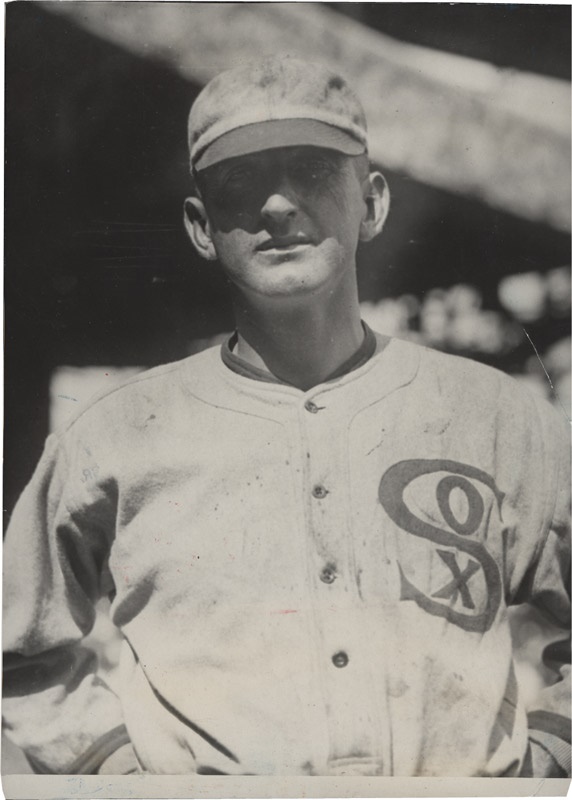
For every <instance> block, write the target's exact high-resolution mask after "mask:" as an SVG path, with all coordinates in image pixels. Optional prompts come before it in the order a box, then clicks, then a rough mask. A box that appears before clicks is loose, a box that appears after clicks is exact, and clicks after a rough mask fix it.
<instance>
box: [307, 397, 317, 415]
mask: <svg viewBox="0 0 572 800" xmlns="http://www.w3.org/2000/svg"><path fill="white" fill-rule="evenodd" d="M304 408H305V409H306V411H309V412H310V414H317V413H318V406H317V405H316V404H315V403H313V402H312V401H311V400H306V402H305V403H304Z"/></svg>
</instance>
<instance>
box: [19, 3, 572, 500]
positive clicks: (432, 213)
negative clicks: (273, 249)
mask: <svg viewBox="0 0 572 800" xmlns="http://www.w3.org/2000/svg"><path fill="white" fill-rule="evenodd" d="M331 5H332V6H333V7H335V9H336V10H337V11H338V12H340V13H341V14H348V15H350V16H352V17H354V18H357V19H358V20H359V21H361V22H362V23H364V24H367V25H370V26H371V27H373V28H376V29H379V30H380V31H383V32H384V33H387V34H389V35H391V36H393V37H395V38H398V39H401V40H404V41H409V42H414V43H418V44H423V45H426V46H431V47H435V48H438V49H441V50H446V51H449V52H455V53H459V54H463V55H469V56H472V57H475V58H479V59H484V60H488V61H490V62H492V63H494V64H497V65H500V66H509V67H516V68H518V69H524V70H528V71H532V72H536V73H540V74H547V75H551V76H555V77H559V78H564V79H568V80H569V79H570V7H567V6H515V5H488V6H482V5H480V6H479V5H466V4H462V5H450V4H434V5H426V4H394V3H384V4H378V3H354V4H350V3H342V4H338V3H334V4H331ZM199 88H200V87H198V86H195V85H192V84H190V83H188V82H187V81H185V80H183V79H182V78H181V77H180V76H179V75H178V74H177V73H175V72H174V71H173V70H171V69H170V68H168V67H166V66H164V65H163V64H161V63H158V62H156V61H152V60H147V59H141V58H138V57H136V56H133V55H131V54H128V53H126V52H125V51H123V50H122V49H120V48H118V47H116V46H115V45H112V44H109V43H107V42H104V41H102V40H99V39H97V38H95V37H94V36H92V35H90V34H88V33H86V32H85V31H83V30H81V29H79V28H77V27H75V26H74V25H73V24H72V23H71V22H69V21H67V20H66V19H65V18H62V17H58V16H52V15H51V14H50V13H49V12H48V11H46V10H44V9H43V8H41V7H39V6H38V5H37V4H35V3H33V2H15V3H10V4H8V5H7V6H6V182H5V192H6V195H5V323H6V334H5V345H6V347H5V352H6V357H5V450H4V453H5V470H4V511H5V513H9V512H10V511H11V509H12V507H13V505H14V502H15V500H16V499H17V496H18V494H19V493H20V491H21V490H22V488H23V486H24V485H25V483H26V482H27V480H28V479H29V477H30V475H31V473H32V471H33V468H34V466H35V463H36V461H37V459H38V457H39V454H40V452H41V448H42V445H43V441H44V438H45V436H46V434H47V432H48V401H49V396H48V388H49V378H50V375H51V372H52V370H53V369H54V368H55V367H57V366H59V365H71V366H74V365H75V366H83V365H106V366H113V365H117V366H124V365H141V366H153V365H155V364H158V363H161V362H166V361H171V360H175V359H178V358H181V357H184V356H186V355H187V354H188V353H189V352H191V350H192V349H193V341H194V340H196V339H204V338H208V337H211V336H213V335H215V334H217V333H220V332H222V331H225V330H230V329H231V328H232V318H231V314H230V306H229V302H228V299H227V297H226V292H225V284H224V281H223V279H222V278H221V276H220V275H219V273H218V271H217V268H216V267H215V266H213V265H212V264H207V263H206V262H203V261H201V260H200V259H199V258H198V257H197V256H196V255H195V254H194V252H193V251H192V249H191V245H190V243H189V242H188V241H187V239H186V237H185V234H184V231H183V227H182V202H183V198H184V197H185V195H186V194H187V192H188V188H189V187H188V180H187V153H186V143H185V128H186V117H187V113H188V109H189V107H190V104H191V102H192V101H193V99H194V97H195V96H196V94H197V92H198V91H199ZM381 166H382V167H383V165H381ZM384 171H385V172H386V175H387V177H388V180H389V183H390V187H391V191H392V199H393V204H392V212H391V215H390V219H389V222H388V224H387V226H386V229H385V232H384V234H383V236H382V237H381V238H380V239H379V240H378V241H376V242H373V243H371V244H369V245H367V246H366V247H364V248H363V251H362V252H361V256H360V259H361V260H360V266H359V279H360V286H361V292H362V298H363V299H365V300H373V301H377V300H379V299H380V298H381V297H394V296H398V295H400V294H403V293H406V292H408V293H413V294H414V295H416V296H417V297H419V298H422V297H423V296H424V294H425V293H426V292H428V291H429V290H430V289H431V288H432V287H435V286H439V287H445V288H446V287H450V286H453V285H455V284H457V283H460V282H462V283H469V284H472V285H474V286H477V287H478V288H479V290H480V291H481V293H482V296H483V301H484V306H485V307H486V308H489V309H496V308H498V300H497V286H498V282H499V280H500V279H501V278H502V277H503V276H504V275H507V274H511V273H519V272H528V271H531V270H537V271H539V272H541V273H545V272H546V271H548V270H549V269H551V268H553V267H558V266H561V265H565V264H568V263H569V260H570V250H569V248H570V243H569V237H568V236H567V235H566V234H564V233H561V232H557V231H555V230H552V229H550V228H549V227H546V226H544V225H540V224H534V223H531V222H528V221H524V220H521V219H518V218H516V217H513V216H511V215H510V214H506V213H503V212H500V211H496V210H493V209H491V208H488V207H487V206H485V205H483V204H482V203H480V202H477V201H475V200H471V199H469V198H464V197H459V196H455V195H453V194H449V193H447V192H445V191H441V190H437V189H435V188H432V187H430V186H426V185H423V184H420V183H418V182H415V181H413V180H411V179H410V178H408V177H407V176H406V175H401V174H395V173H392V172H390V171H388V170H384ZM529 332H530V333H531V335H532V336H533V338H534V341H535V343H536V345H537V347H538V348H539V349H540V350H542V349H543V348H545V347H548V346H549V345H550V344H551V343H553V342H555V341H557V340H559V339H561V338H562V337H565V336H568V335H569V318H568V316H564V317H561V318H558V319H552V318H543V319H541V320H538V321H537V322H535V323H533V324H531V327H530V328H529ZM529 355H530V349H529V347H528V345H527V344H526V343H525V344H522V345H520V346H519V347H516V348H515V349H513V350H512V351H511V352H509V353H508V354H507V353H506V352H504V353H499V354H497V355H495V354H489V355H488V356H487V357H486V359H485V360H487V361H488V362H489V363H492V364H494V365H495V366H499V367H501V368H503V369H508V370H509V371H511V370H515V369H518V368H519V365H520V364H521V363H523V362H524V360H525V359H526V358H527V357H528V356H529ZM480 357H481V358H484V357H483V356H482V354H481V356H480Z"/></svg>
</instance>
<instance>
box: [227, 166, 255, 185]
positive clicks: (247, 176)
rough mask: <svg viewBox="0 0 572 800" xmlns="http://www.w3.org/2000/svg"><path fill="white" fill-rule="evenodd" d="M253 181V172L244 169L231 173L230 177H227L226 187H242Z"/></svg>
mask: <svg viewBox="0 0 572 800" xmlns="http://www.w3.org/2000/svg"><path fill="white" fill-rule="evenodd" d="M252 179H253V171H252V170H251V169H249V168H247V167H242V168H241V169H235V170H232V172H229V173H228V175H226V176H225V179H224V185H225V186H236V185H242V184H244V183H248V182H250V181H252Z"/></svg>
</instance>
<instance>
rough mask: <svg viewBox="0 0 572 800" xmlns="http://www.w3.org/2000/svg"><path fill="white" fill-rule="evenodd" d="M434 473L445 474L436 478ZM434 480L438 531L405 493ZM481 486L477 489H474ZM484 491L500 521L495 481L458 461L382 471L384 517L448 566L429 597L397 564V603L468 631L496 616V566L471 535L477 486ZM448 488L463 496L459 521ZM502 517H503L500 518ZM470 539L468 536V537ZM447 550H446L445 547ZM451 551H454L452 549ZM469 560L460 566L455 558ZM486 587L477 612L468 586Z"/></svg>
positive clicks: (479, 511) (476, 519)
mask: <svg viewBox="0 0 572 800" xmlns="http://www.w3.org/2000/svg"><path fill="white" fill-rule="evenodd" d="M438 473H441V474H442V473H446V474H445V475H444V476H442V477H441V478H440V479H437V474H438ZM428 475H429V476H431V475H434V476H435V481H436V484H435V485H434V493H435V497H434V499H435V500H436V503H437V506H438V508H439V511H440V513H441V515H442V518H443V520H444V522H445V523H446V525H447V526H448V527H449V528H450V530H447V529H446V528H445V527H442V528H441V527H437V526H436V525H434V524H432V523H431V522H428V521H427V520H424V519H421V517H419V516H417V515H416V514H414V513H413V511H412V510H411V509H410V507H409V506H408V504H407V502H406V498H405V497H404V495H405V494H406V490H407V489H408V487H410V486H411V485H412V484H414V482H415V481H416V479H419V478H420V477H422V476H428ZM479 484H480V487H479V489H478V488H477V486H478V485H479ZM481 487H487V489H488V491H489V492H490V493H491V494H492V497H493V498H494V503H495V504H496V506H497V509H498V514H499V517H500V514H501V507H502V501H503V498H504V495H503V493H502V492H500V491H499V489H498V488H497V486H496V484H495V482H494V480H493V479H492V478H491V476H490V475H488V474H487V473H486V472H483V470H480V469H477V468H476V467H472V466H470V465H468V464H463V463H460V462H458V461H449V460H442V459H410V460H406V461H400V462H398V463H397V464H394V465H393V466H392V467H390V468H389V469H388V470H387V472H385V473H384V475H383V477H382V478H381V481H380V484H379V500H380V503H381V505H382V506H383V508H384V509H385V511H386V513H387V514H388V516H389V517H390V519H391V520H393V522H394V523H395V524H396V525H398V526H399V528H401V529H402V530H403V531H405V532H407V533H409V534H411V535H413V536H415V537H419V538H420V539H423V540H425V541H427V540H428V541H430V542H433V543H434V544H435V545H439V547H437V548H436V552H437V555H438V556H439V558H440V560H441V562H442V563H443V564H444V565H445V566H446V567H447V570H448V572H449V573H450V579H449V580H448V581H447V582H446V583H445V584H444V585H442V586H439V587H438V588H436V589H435V590H434V591H431V592H430V594H428V593H427V587H425V589H426V591H423V590H422V589H420V588H419V587H418V586H417V585H416V584H415V583H414V582H413V581H412V580H410V579H409V578H408V577H407V575H406V574H405V571H404V569H403V567H402V565H401V564H399V573H400V581H401V600H412V601H414V602H415V603H417V605H418V606H419V607H420V608H422V609H423V610H424V611H426V612H427V613H429V614H432V615H434V616H438V617H443V618H445V619H447V620H448V621H449V622H452V623H453V624H455V625H458V626H460V627H461V628H463V629H464V630H467V631H475V632H481V633H482V632H485V631H487V630H488V629H489V628H490V627H491V625H492V623H493V620H494V618H495V616H496V613H497V611H498V609H499V606H500V602H501V597H502V581H501V576H500V572H499V568H498V566H497V564H496V562H495V560H494V559H493V557H492V556H491V554H490V553H489V552H488V550H487V549H486V548H485V546H484V544H483V543H482V542H481V541H479V540H478V539H477V538H475V537H473V534H475V533H476V532H477V531H478V530H479V528H480V526H481V524H482V522H483V520H484V517H485V502H484V501H483V496H482V491H483V490H482V488H481ZM453 490H459V491H460V492H462V493H463V494H464V496H465V506H466V507H467V509H468V513H467V514H466V518H465V519H463V520H461V519H459V518H458V517H457V516H456V515H455V513H454V511H453V508H452V504H451V496H452V492H453ZM501 519H502V517H501ZM471 537H473V538H471ZM444 548H448V549H444ZM451 548H454V550H452V549H451ZM459 553H463V554H466V555H467V556H468V560H467V561H466V564H465V566H464V567H463V568H461V566H460V565H459V559H458V554H459ZM476 584H479V585H483V584H484V587H485V592H484V594H485V597H486V600H485V602H484V605H483V604H481V607H480V608H476V605H475V600H474V597H473V593H472V590H471V585H476Z"/></svg>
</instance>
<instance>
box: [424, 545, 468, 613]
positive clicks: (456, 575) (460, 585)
mask: <svg viewBox="0 0 572 800" xmlns="http://www.w3.org/2000/svg"><path fill="white" fill-rule="evenodd" d="M437 552H438V553H439V555H440V556H441V558H442V559H443V561H444V562H445V564H446V565H447V566H448V567H449V569H450V570H451V572H452V573H453V580H452V581H450V582H449V583H448V584H447V585H446V586H443V588H442V589H439V591H438V592H435V594H433V595H431V596H432V597H439V598H441V599H443V600H448V599H449V598H450V597H452V598H453V603H454V602H455V601H456V599H457V597H458V596H459V593H460V595H461V600H462V601H463V606H464V607H465V608H474V607H475V604H474V602H473V598H472V597H471V593H470V592H469V587H468V586H467V582H468V580H469V578H470V577H471V575H474V574H475V572H477V570H478V569H479V565H478V563H477V562H476V561H469V563H468V564H467V566H466V567H465V569H464V570H463V571H462V572H461V570H460V569H459V565H458V564H457V558H456V556H455V554H454V553H450V552H449V551H448V550H437Z"/></svg>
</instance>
